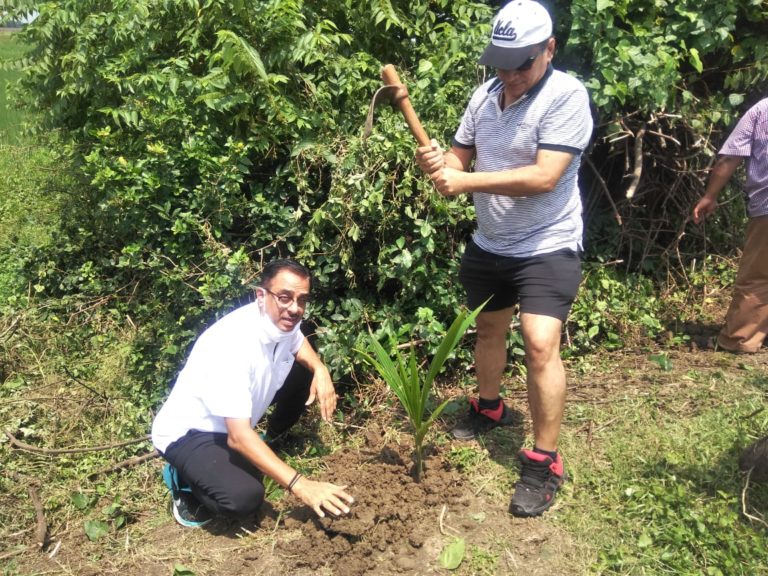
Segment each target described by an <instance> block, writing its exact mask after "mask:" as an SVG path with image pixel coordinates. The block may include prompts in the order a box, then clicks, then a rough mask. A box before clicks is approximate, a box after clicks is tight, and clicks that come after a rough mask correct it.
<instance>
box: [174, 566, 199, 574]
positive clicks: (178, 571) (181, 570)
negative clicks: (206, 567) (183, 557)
mask: <svg viewBox="0 0 768 576" xmlns="http://www.w3.org/2000/svg"><path fill="white" fill-rule="evenodd" d="M173 576H196V574H195V573H194V572H193V571H192V570H190V569H189V568H187V567H186V566H183V565H181V564H174V565H173Z"/></svg>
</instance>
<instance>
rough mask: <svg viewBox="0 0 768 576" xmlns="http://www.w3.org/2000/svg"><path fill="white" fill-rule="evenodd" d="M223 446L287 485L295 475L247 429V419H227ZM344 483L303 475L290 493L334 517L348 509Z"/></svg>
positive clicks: (322, 514)
mask: <svg viewBox="0 0 768 576" xmlns="http://www.w3.org/2000/svg"><path fill="white" fill-rule="evenodd" d="M226 424H227V445H228V446H229V447H230V448H231V449H232V450H235V451H236V452H239V453H240V454H242V455H243V456H244V457H245V458H246V459H247V460H248V461H249V462H251V463H252V464H253V465H254V466H256V468H258V469H259V470H261V472H263V473H264V474H265V475H266V476H269V477H270V478H272V479H273V480H274V481H275V482H277V483H278V484H280V485H281V486H283V487H284V488H287V486H288V484H290V482H291V480H292V479H293V478H294V477H295V475H296V470H294V469H293V468H291V467H290V466H289V465H288V464H286V463H285V462H283V461H282V460H281V459H280V458H278V457H277V455H276V454H275V453H274V452H273V451H272V449H271V448H270V447H269V446H267V444H266V443H265V442H264V441H263V440H262V439H261V438H259V435H258V434H257V433H256V432H255V431H254V430H253V428H251V421H250V419H249V418H227V419H226ZM345 489H346V486H336V485H335V484H331V483H328V482H316V481H314V480H310V479H309V478H304V477H303V476H302V477H301V478H300V479H299V481H298V482H296V483H295V484H294V486H293V489H292V490H291V492H292V493H293V494H295V495H296V496H297V497H298V498H299V499H300V500H301V501H302V502H304V504H306V505H307V506H310V507H311V508H312V509H313V510H314V511H315V512H316V513H317V514H318V516H321V517H323V516H325V513H324V512H323V510H326V511H328V512H330V513H331V514H334V515H335V516H338V515H339V514H342V513H344V514H346V513H348V512H349V506H348V504H351V503H352V502H353V501H354V499H353V498H352V496H351V495H349V494H348V493H347V492H345Z"/></svg>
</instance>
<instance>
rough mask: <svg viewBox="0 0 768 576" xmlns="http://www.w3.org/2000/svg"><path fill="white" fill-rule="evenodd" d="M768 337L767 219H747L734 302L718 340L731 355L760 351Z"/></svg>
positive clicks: (734, 287) (765, 217) (762, 217)
mask: <svg viewBox="0 0 768 576" xmlns="http://www.w3.org/2000/svg"><path fill="white" fill-rule="evenodd" d="M767 333H768V216H759V217H757V218H750V220H749V224H748V225H747V239H746V242H745V243H744V252H743V254H742V256H741V262H740V263H739V272H738V274H737V275H736V283H735V284H734V286H733V298H732V300H731V305H730V306H729V307H728V312H727V313H726V315H725V326H723V328H722V330H721V331H720V334H719V335H718V337H717V343H718V345H719V346H720V347H721V348H725V349H726V350H730V351H731V352H746V353H752V352H757V351H758V350H760V346H762V345H763V340H765V336H766V334H767Z"/></svg>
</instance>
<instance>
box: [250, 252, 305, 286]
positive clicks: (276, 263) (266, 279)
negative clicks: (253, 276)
mask: <svg viewBox="0 0 768 576" xmlns="http://www.w3.org/2000/svg"><path fill="white" fill-rule="evenodd" d="M282 270H290V271H291V272H293V273H294V274H296V275H297V276H301V277H302V278H307V279H309V283H310V286H311V285H312V273H311V272H310V271H309V268H307V267H306V266H304V265H303V264H299V263H298V262H296V260H291V259H290V258H280V259H278V260H272V261H271V262H268V263H267V264H265V265H264V268H263V269H262V270H261V280H259V286H265V285H267V284H269V283H270V282H271V281H272V279H273V278H274V277H275V276H277V274H278V273H279V272H280V271H282Z"/></svg>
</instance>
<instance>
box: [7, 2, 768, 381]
mask: <svg viewBox="0 0 768 576" xmlns="http://www.w3.org/2000/svg"><path fill="white" fill-rule="evenodd" d="M567 4H568V3H560V2H558V3H555V4H554V6H555V10H556V11H557V12H559V13H556V14H555V16H556V20H557V21H558V22H561V23H562V22H569V21H570V22H571V23H572V25H571V27H570V29H566V28H565V27H564V26H562V25H559V27H558V34H563V35H564V36H565V35H566V34H567V36H568V42H567V44H565V45H563V46H562V47H561V51H560V52H559V53H558V56H557V60H556V65H558V66H562V67H566V68H569V69H571V70H572V71H574V72H575V73H577V74H581V77H582V78H583V79H584V80H585V82H586V83H587V85H588V86H589V87H590V89H591V91H592V95H593V98H594V101H595V103H596V104H597V105H598V108H599V110H598V112H599V116H600V132H599V134H598V139H597V144H598V145H597V147H596V148H595V151H594V153H593V156H594V165H595V166H596V169H597V170H598V172H599V173H600V178H602V181H604V183H605V185H606V187H607V189H608V190H609V193H612V192H618V193H621V192H622V188H623V186H624V184H623V178H624V175H625V174H626V168H625V162H622V161H621V159H623V158H625V157H626V158H630V157H631V156H632V154H631V150H632V147H631V146H629V145H627V142H628V141H630V140H631V139H632V138H633V137H634V136H635V135H637V134H639V132H640V130H639V129H640V128H641V127H643V126H645V127H646V128H647V130H646V131H645V132H644V133H645V137H644V138H645V139H646V140H645V141H646V148H645V150H646V151H649V153H647V154H644V155H642V158H644V159H647V160H643V161H644V162H648V163H649V164H648V165H647V166H645V170H644V172H643V173H644V175H645V176H644V178H646V181H647V180H648V178H653V179H656V180H658V181H656V180H652V181H650V182H647V183H645V181H643V182H641V186H640V187H639V190H638V195H637V196H636V197H635V200H634V201H632V202H625V203H623V204H621V205H619V210H620V211H621V212H623V213H624V216H625V218H624V222H625V224H624V225H623V226H624V227H623V228H621V229H620V230H618V231H617V230H615V229H614V228H612V226H613V225H612V224H610V222H611V220H610V219H608V218H605V217H604V216H605V207H606V206H607V204H606V203H605V202H604V201H601V200H602V194H603V193H604V192H601V193H599V194H597V195H596V194H595V192H594V190H595V189H596V188H593V189H592V190H589V188H588V187H587V193H586V196H587V198H586V199H587V203H586V204H587V208H588V210H587V212H588V214H587V215H588V217H589V220H588V221H589V223H590V228H589V229H588V235H587V237H588V244H587V249H588V254H590V256H591V257H592V258H594V259H598V257H601V258H603V259H604V260H606V261H607V260H612V259H614V258H616V257H618V256H620V257H624V256H626V257H627V264H626V269H627V270H628V271H629V272H635V271H637V270H639V271H640V272H643V273H654V272H655V273H657V274H658V273H660V272H663V270H660V269H661V268H662V266H663V265H665V264H666V265H667V266H673V265H681V264H685V262H684V260H685V256H681V257H680V258H679V259H678V258H677V257H676V255H677V254H678V253H680V252H675V251H672V250H670V248H669V245H670V241H671V240H674V239H675V238H677V239H680V238H683V240H682V241H681V242H683V243H685V246H690V247H692V248H694V249H695V248H696V247H697V246H698V247H699V248H701V245H700V244H697V242H699V241H700V240H701V236H700V235H699V234H698V233H690V234H689V235H687V236H686V235H675V231H677V230H680V225H681V222H683V223H684V217H687V213H688V212H689V209H690V206H691V204H692V202H691V200H690V198H686V197H680V194H681V192H680V190H681V189H682V190H684V191H687V192H688V193H692V192H695V190H696V186H700V182H699V181H698V180H697V178H699V176H698V174H699V173H700V172H701V170H702V169H703V168H704V167H705V166H706V163H707V162H708V161H709V157H710V156H709V155H710V154H711V146H706V145H702V144H700V143H701V142H702V138H703V137H709V134H711V133H712V132H713V130H715V131H717V130H722V129H723V127H724V126H725V125H726V124H727V123H728V122H729V121H730V120H731V119H733V118H734V116H735V114H736V113H737V112H738V111H740V107H741V105H742V104H741V103H740V102H739V99H740V98H739V96H738V95H740V94H744V95H745V96H744V97H745V98H746V94H747V93H748V92H750V91H751V90H754V89H755V88H756V86H758V85H759V83H760V82H761V81H764V79H765V76H766V65H765V58H764V56H765V50H766V48H765V46H766V43H765V42H764V39H765V38H764V34H765V33H764V29H765V27H764V26H762V24H764V22H765V14H764V12H763V11H761V10H760V9H759V7H758V5H757V4H756V3H755V2H754V1H751V0H729V1H728V2H725V3H719V4H714V3H710V4H707V5H705V6H699V5H696V6H693V5H692V4H691V3H690V2H683V3H679V2H678V3H672V2H665V1H661V0H659V1H657V2H654V3H651V4H650V5H649V4H648V3H647V2H640V1H639V0H638V1H630V0H621V1H619V0H615V1H614V0H604V1H601V2H598V4H594V3H591V2H585V1H584V2H582V1H578V2H573V3H571V4H570V11H571V13H570V14H565V13H564V12H565V10H566V9H567ZM33 10H37V11H39V14H40V15H39V17H38V18H37V19H36V20H35V21H34V22H33V23H32V24H31V25H29V26H27V27H25V29H24V30H23V32H21V33H20V34H21V36H20V38H21V40H22V41H23V42H24V43H25V45H26V46H29V53H28V55H26V56H25V57H24V58H23V59H22V61H23V65H24V69H23V76H22V79H21V84H22V86H23V87H24V89H25V93H24V97H23V100H24V101H25V102H26V103H27V104H28V106H29V110H30V111H31V112H34V113H35V115H36V118H38V119H39V123H38V125H37V130H38V131H42V132H47V131H50V130H53V131H55V132H56V133H58V134H59V135H60V137H61V138H62V141H61V144H59V145H58V146H56V148H55V149H56V152H57V153H60V154H61V165H62V166H72V169H73V174H74V175H75V176H74V178H73V180H74V182H73V183H72V185H71V192H70V194H69V196H68V199H67V200H68V201H67V204H66V207H65V210H63V211H62V214H61V218H62V222H61V226H60V228H59V230H57V231H56V233H55V234H54V236H55V238H56V241H55V243H52V244H51V245H49V246H47V247H46V248H45V250H44V251H41V252H40V253H38V254H36V255H35V257H34V258H27V259H23V260H21V262H23V264H20V265H19V266H18V267H17V271H16V272H14V273H13V275H14V277H15V278H16V280H14V284H13V285H14V287H15V289H18V287H20V286H21V285H22V284H27V285H32V286H34V290H35V291H36V292H37V293H38V294H39V295H40V296H41V297H53V298H60V297H66V296H68V295H78V296H79V297H82V298H85V299H89V298H90V299H93V300H97V299H100V298H105V297H109V299H110V305H111V306H112V308H113V310H114V311H115V313H116V314H117V315H119V316H123V317H129V318H131V319H132V321H133V322H135V324H136V326H137V335H136V338H134V339H133V341H132V343H133V349H132V354H131V366H130V370H131V371H132V372H133V373H134V374H136V375H137V376H138V377H141V378H143V379H144V380H145V381H146V383H147V387H148V388H149V389H151V390H154V391H155V393H157V391H159V390H164V389H165V387H166V386H167V383H168V381H169V380H170V379H171V378H172V375H173V373H174V371H175V370H176V369H177V367H178V365H179V362H180V361H181V359H182V358H183V356H184V353H185V351H186V349H187V347H188V345H189V344H190V342H191V341H192V340H193V339H194V337H195V336H196V335H197V334H198V333H199V332H200V330H201V329H202V328H203V327H204V326H205V325H206V324H208V323H210V322H211V321H213V320H214V319H215V317H216V316H218V315H220V314H223V313H225V312H226V311H227V310H228V309H229V308H231V307H232V306H233V305H235V303H237V302H239V301H242V300H243V299H244V298H246V297H248V295H249V287H250V286H251V285H252V283H253V281H254V278H255V277H256V276H257V275H258V273H259V271H260V268H261V264H262V263H263V262H264V261H266V260H269V259H272V258H274V257H276V256H293V257H296V258H298V259H299V260H301V261H303V262H304V263H305V264H307V265H308V266H310V267H311V268H312V269H313V271H314V272H315V274H316V278H315V280H316V281H315V284H314V289H315V293H316V294H315V299H316V301H317V302H318V305H317V306H315V307H314V308H313V317H312V318H310V319H309V320H310V322H311V323H312V324H314V325H315V327H316V331H317V333H318V335H319V338H318V345H319V348H320V352H321V354H322V355H323V357H324V358H325V359H326V360H327V362H328V364H329V365H330V368H331V369H332V371H333V372H334V375H335V376H336V377H337V378H338V377H341V376H344V375H347V374H350V373H351V372H354V370H355V366H354V363H353V362H352V360H351V358H350V351H351V350H353V349H354V348H355V347H360V346H363V345H364V338H365V334H366V332H367V331H368V329H373V330H374V331H376V332H378V333H390V334H405V333H409V334H410V333H413V334H415V335H419V334H421V335H422V337H423V338H424V339H426V340H427V345H428V346H429V347H430V348H434V347H435V346H436V345H437V342H436V341H435V340H434V338H435V336H434V334H436V333H437V331H436V330H434V328H436V327H438V326H440V324H441V321H440V319H441V318H444V317H447V316H449V315H451V314H452V313H453V310H455V309H456V307H457V306H458V304H459V302H460V300H461V297H462V295H461V292H460V290H459V289H457V287H456V283H455V278H456V277H457V268H458V263H459V259H460V256H461V253H462V251H463V248H464V244H465V242H466V239H467V237H468V234H469V232H470V231H471V230H472V228H473V226H474V224H473V208H472V206H471V204H470V201H469V199H468V198H462V199H451V200H447V199H444V198H442V197H440V196H438V195H437V194H435V192H434V190H433V189H432V186H431V184H430V183H429V181H428V180H427V179H426V178H425V177H424V176H423V175H422V174H420V172H419V171H418V169H417V168H416V167H415V165H414V162H413V150H414V142H413V140H412V137H411V136H410V134H409V132H408V131H407V129H406V127H405V125H404V122H403V121H402V118H401V117H400V116H399V115H398V114H395V113H390V112H388V111H386V110H379V114H378V121H377V125H376V127H375V130H374V133H373V135H372V136H371V138H369V139H368V140H367V141H365V142H364V141H363V140H362V137H361V127H362V124H363V119H364V117H365V112H366V109H367V106H368V101H369V99H370V97H371V95H372V94H373V93H374V92H375V90H376V89H377V88H378V87H379V86H380V80H379V71H380V68H381V66H382V64H384V63H394V64H395V65H396V66H397V67H398V69H399V70H400V72H401V75H402V77H403V78H404V80H405V81H406V83H407V84H408V86H409V87H410V94H411V99H412V101H413V104H414V106H415V108H416V109H417V110H418V112H419V114H420V116H421V119H422V121H423V122H424V124H425V127H426V128H427V130H428V132H429V133H430V134H431V135H432V136H434V137H436V138H437V139H438V140H440V141H441V142H443V143H447V142H448V141H449V139H450V137H451V135H452V134H453V132H454V130H455V128H456V126H457V125H458V122H459V120H460V117H461V114H462V112H463V109H464V105H465V103H466V100H467V98H468V96H469V94H470V92H471V90H472V89H473V87H474V86H475V85H476V84H477V82H478V81H480V80H482V79H483V78H484V74H486V72H482V71H481V70H479V69H478V68H477V66H476V64H475V63H476V58H477V55H478V54H479V53H480V51H481V50H482V48H483V47H484V45H485V43H486V42H487V34H488V31H489V24H490V20H491V16H492V12H493V8H492V7H490V6H489V5H487V4H485V3H481V2H471V1H468V0H460V1H448V0H437V1H430V2H426V1H419V2H404V1H403V0H386V1H382V0H370V1H366V2H352V1H351V0H335V1H332V2H318V1H310V0H286V1H275V0H259V1H256V2H244V1H243V0H186V1H175V0H162V1H160V2H156V1H150V0H138V1H127V0H109V1H106V2H102V1H99V2H96V1H95V0H87V1H83V0H63V1H62V2H57V3H49V2H39V1H34V0H19V1H18V2H16V3H15V8H14V11H13V13H12V14H11V17H18V16H21V15H22V14H24V13H28V12H30V11H33ZM737 31H738V32H739V33H738V35H737V34H736V32H737ZM744 102H746V99H745V100H744ZM675 142H676V143H677V144H675ZM663 146H668V147H673V148H674V151H673V152H669V150H666V151H663V150H661V148H662V147H663ZM692 151H693V152H692ZM692 154H693V157H691V155H692ZM669 158H671V159H672V161H671V162H666V161H662V160H663V159H669ZM676 159H680V160H679V162H680V163H684V166H682V165H680V164H675V162H676V161H677V160H676ZM630 164H631V163H630V162H627V165H630ZM619 165H620V168H619V169H617V166H619ZM619 172H620V174H619ZM649 175H652V176H649ZM681 175H682V176H681ZM593 176H594V175H593ZM681 179H682V180H683V181H682V182H681ZM595 180H597V177H595ZM588 182H589V181H588ZM670 198H672V199H673V201H669V199H670ZM726 222H728V223H730V224H733V220H732V219H730V220H729V219H726ZM722 226H723V229H724V228H725V225H724V224H723V225H722ZM693 232H696V231H693ZM638 234H642V235H643V236H644V237H647V240H646V241H644V242H643V241H638V240H637V235H638ZM641 238H642V237H641ZM713 239H714V240H719V239H720V236H719V235H717V234H714V235H713ZM732 242H733V240H732ZM723 245H724V246H725V247H728V246H727V243H726V244H723ZM733 245H735V244H732V245H731V247H733ZM685 246H684V247H685ZM660 247H663V248H660ZM685 253H686V252H685V251H683V252H682V254H685ZM590 281H592V282H599V283H600V284H601V286H599V287H598V286H595V285H590V284H589V282H590ZM587 282H588V285H587V288H586V289H585V290H584V294H585V297H584V300H585V303H584V305H579V304H578V301H577V306H576V308H575V309H574V314H573V315H572V323H571V324H572V325H574V326H575V327H576V334H575V335H574V338H573V341H574V342H575V343H576V344H577V350H583V349H589V348H591V347H592V346H593V345H594V343H595V338H601V339H603V341H605V342H607V344H608V346H610V347H616V346H619V345H621V342H622V340H623V337H622V336H621V334H622V329H623V328H625V327H630V328H631V329H632V330H639V329H642V330H645V331H647V332H648V333H649V334H651V335H652V334H653V333H655V332H657V331H658V330H659V323H658V320H657V317H658V315H657V314H656V310H655V304H654V303H653V302H652V300H651V298H650V297H649V298H648V299H646V300H645V301H644V304H643V308H644V309H642V310H639V311H638V310H637V309H636V308H632V307H630V308H628V309H626V310H624V309H617V307H615V306H614V303H615V302H616V301H617V300H618V299H619V298H620V294H621V293H622V287H621V285H620V284H621V282H622V281H621V280H619V277H618V276H616V277H611V276H606V275H602V276H600V277H599V278H598V279H596V280H590V278H588V280H587ZM642 288H643V289H645V287H644V286H643V287H642ZM606 293H607V297H606ZM624 293H625V294H629V292H628V291H625V292H624ZM600 306H603V307H604V308H600ZM625 312H626V317H624V318H622V317H619V316H621V315H623V314H624V313H625Z"/></svg>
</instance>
